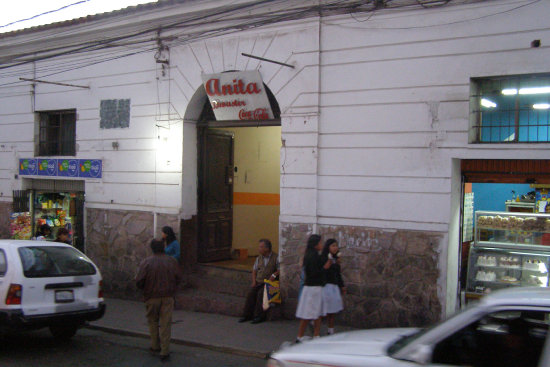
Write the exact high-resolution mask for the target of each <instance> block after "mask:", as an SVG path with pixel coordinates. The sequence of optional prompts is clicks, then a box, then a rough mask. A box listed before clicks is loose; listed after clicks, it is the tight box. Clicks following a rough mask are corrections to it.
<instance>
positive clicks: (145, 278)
mask: <svg viewBox="0 0 550 367" xmlns="http://www.w3.org/2000/svg"><path fill="white" fill-rule="evenodd" d="M151 250H153V256H149V257H148V258H146V259H145V260H143V261H142V263H141V264H140V266H139V270H138V274H137V276H136V284H137V287H138V288H139V289H142V290H143V296H144V298H145V306H146V310H147V311H146V312H147V314H146V316H147V321H148V323H149V332H150V334H151V348H150V351H151V352H152V353H160V359H161V360H163V361H164V360H166V359H168V356H169V355H170V351H169V347H170V337H171V324H172V311H173V310H174V295H175V294H176V290H177V287H178V284H179V283H180V282H181V279H182V276H181V271H180V268H179V265H178V262H177V261H176V260H175V259H174V258H173V257H171V256H168V255H166V254H165V253H164V243H163V242H162V241H159V240H153V241H151Z"/></svg>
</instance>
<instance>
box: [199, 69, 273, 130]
mask: <svg viewBox="0 0 550 367" xmlns="http://www.w3.org/2000/svg"><path fill="white" fill-rule="evenodd" d="M202 79H203V82H204V89H205V91H206V95H207V96H208V99H209V101H210V104H211V106H212V109H213V111H214V115H215V116H216V120H218V121H231V120H246V121H258V120H272V119H273V118H274V117H273V111H272V110H271V105H270V104H269V99H268V98H267V93H266V91H265V86H264V84H263V82H262V78H261V76H260V73H259V72H258V71H256V70H254V71H242V72H229V73H221V74H208V75H203V76H202Z"/></svg>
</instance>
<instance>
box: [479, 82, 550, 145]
mask: <svg viewBox="0 0 550 367" xmlns="http://www.w3.org/2000/svg"><path fill="white" fill-rule="evenodd" d="M471 90H472V92H471V95H470V113H471V116H470V121H471V130H470V142H471V143H547V142H550V74H534V75H520V76H505V77H491V78H475V79H472V88H471Z"/></svg>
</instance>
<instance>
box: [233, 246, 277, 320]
mask: <svg viewBox="0 0 550 367" xmlns="http://www.w3.org/2000/svg"><path fill="white" fill-rule="evenodd" d="M272 247H273V246H272V245H271V241H270V240H268V239H266V238H263V239H261V240H260V241H259V244H258V252H259V253H260V255H259V256H258V257H257V258H256V262H255V263H254V267H253V268H252V286H251V288H250V290H249V291H248V294H247V296H246V303H245V305H244V310H243V316H242V317H241V318H240V319H239V322H245V321H249V320H252V323H253V324H259V323H260V322H263V321H265V318H266V315H265V311H264V309H263V297H264V285H265V283H264V280H265V279H269V280H275V279H276V278H277V277H278V276H279V258H278V257H277V254H275V253H274V252H273V249H272Z"/></svg>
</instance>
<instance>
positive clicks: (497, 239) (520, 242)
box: [475, 211, 550, 251]
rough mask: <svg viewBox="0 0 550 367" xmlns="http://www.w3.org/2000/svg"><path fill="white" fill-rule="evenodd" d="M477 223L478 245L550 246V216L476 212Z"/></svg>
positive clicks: (476, 240)
mask: <svg viewBox="0 0 550 367" xmlns="http://www.w3.org/2000/svg"><path fill="white" fill-rule="evenodd" d="M475 223H476V228H475V245H476V246H489V247H493V246H498V247H513V248H516V247H517V246H522V248H524V247H523V246H529V247H531V248H537V247H538V246H550V214H534V213H510V212H486V211H476V213H475ZM533 245H534V246H533ZM539 249H542V250H544V251H550V247H542V248H539Z"/></svg>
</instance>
